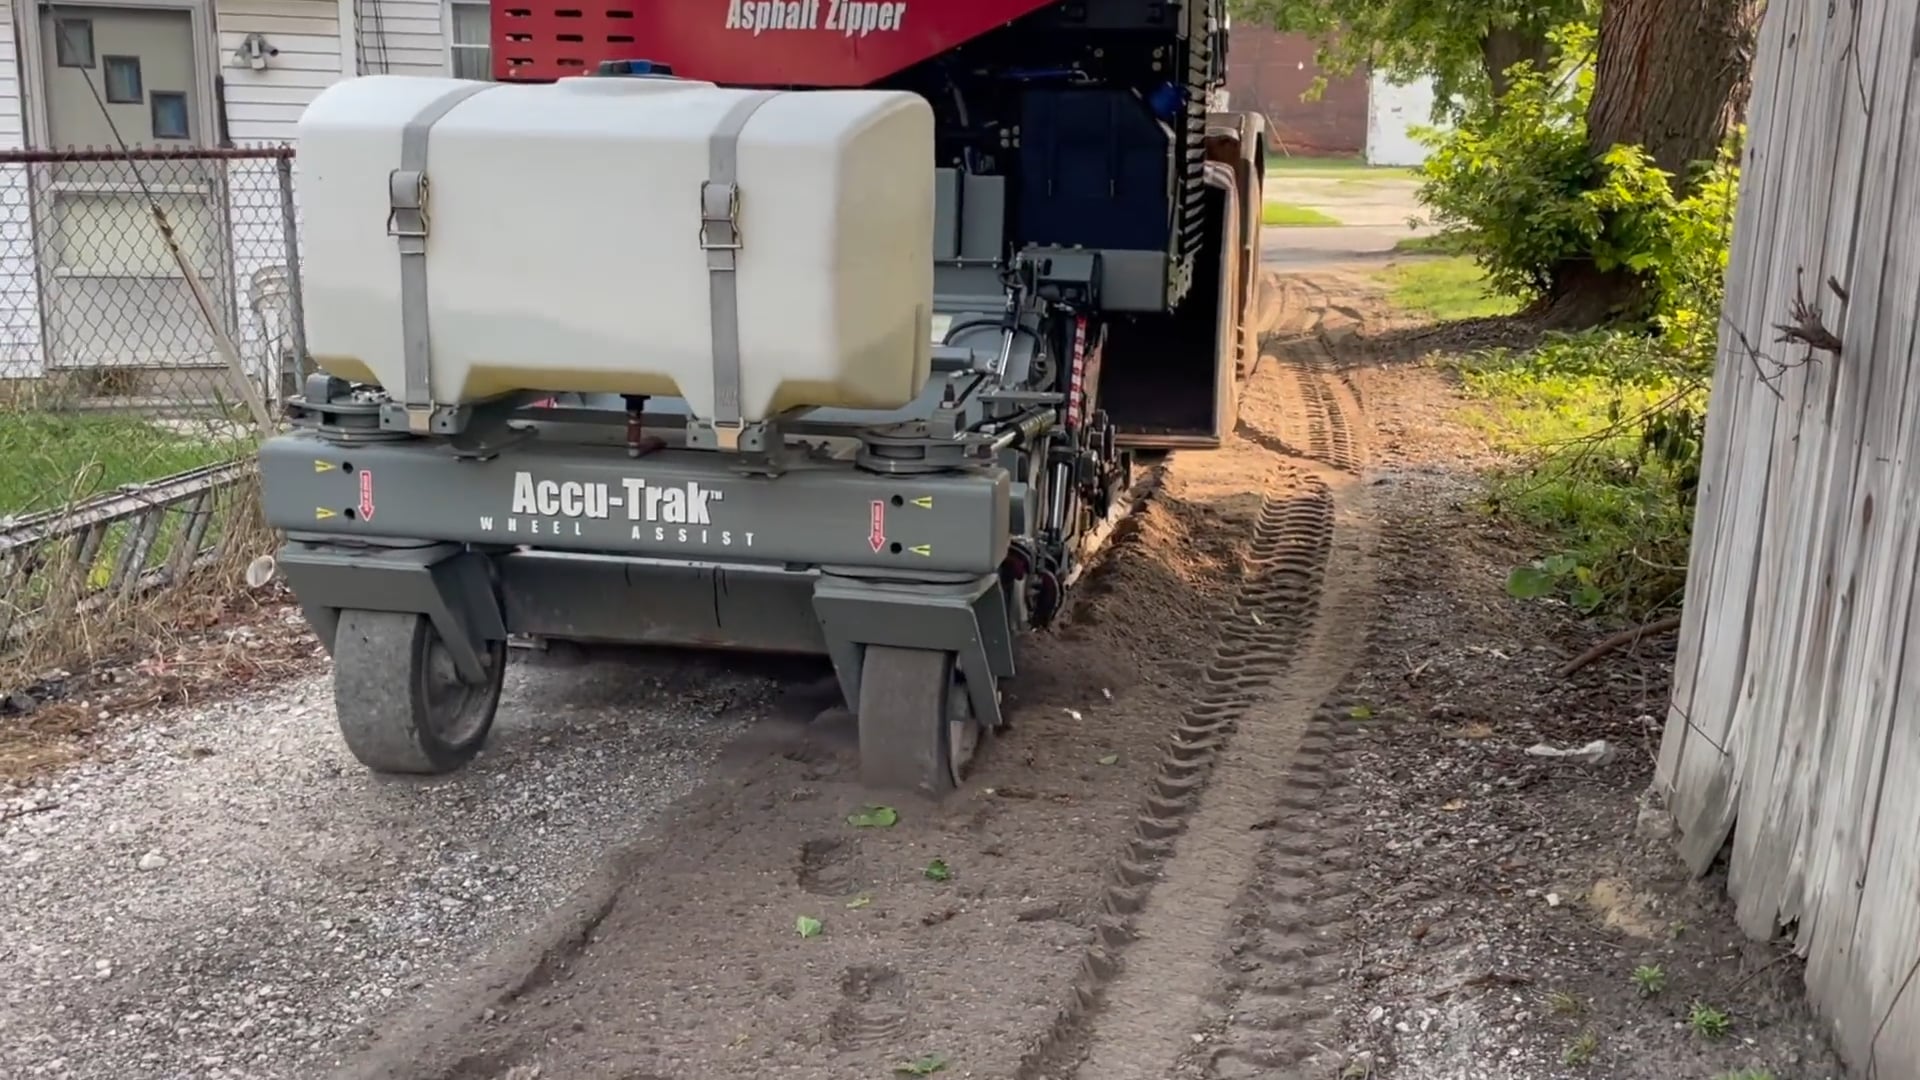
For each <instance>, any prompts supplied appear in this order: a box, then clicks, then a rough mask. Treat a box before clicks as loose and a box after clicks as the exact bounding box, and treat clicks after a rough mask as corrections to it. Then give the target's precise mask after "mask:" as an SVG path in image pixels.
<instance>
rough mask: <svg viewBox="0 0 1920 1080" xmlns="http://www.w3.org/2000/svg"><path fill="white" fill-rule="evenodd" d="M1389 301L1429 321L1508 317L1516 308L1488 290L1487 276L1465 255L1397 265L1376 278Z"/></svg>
mask: <svg viewBox="0 0 1920 1080" xmlns="http://www.w3.org/2000/svg"><path fill="white" fill-rule="evenodd" d="M1377 276H1378V277H1379V279H1380V281H1381V282H1382V283H1383V284H1385V285H1386V287H1387V299H1388V302H1390V303H1391V304H1393V306H1394V307H1397V308H1399V309H1400V310H1402V311H1405V312H1408V313H1409V314H1414V315H1424V316H1426V317H1428V318H1430V319H1437V320H1454V319H1478V318H1485V317H1488V316H1492V315H1511V314H1513V313H1514V312H1515V311H1517V310H1519V305H1518V304H1517V303H1515V302H1514V301H1513V300H1512V299H1511V298H1509V297H1505V296H1500V295H1498V294H1496V293H1494V292H1493V291H1492V290H1490V289H1489V288H1488V287H1487V279H1486V275H1485V274H1483V273H1481V271H1480V268H1479V267H1477V266H1475V265H1473V262H1472V261H1471V260H1469V259H1467V258H1466V257H1464V256H1459V255H1454V256H1449V257H1446V258H1440V259H1417V260H1408V261H1406V262H1396V263H1394V264H1392V265H1391V266H1388V267H1387V268H1386V269H1385V270H1382V271H1381V272H1380V273H1379V274H1378V275H1377Z"/></svg>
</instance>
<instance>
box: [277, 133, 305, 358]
mask: <svg viewBox="0 0 1920 1080" xmlns="http://www.w3.org/2000/svg"><path fill="white" fill-rule="evenodd" d="M274 171H276V172H278V173H279V174H280V232H281V238H282V240H283V242H284V243H285V245H286V249H287V317H288V318H289V319H291V320H293V373H294V376H295V377H296V379H297V380H298V382H297V384H296V385H299V386H301V387H303V388H304V387H305V385H306V381H307V307H306V302H305V300H303V299H302V297H301V289H300V227H299V218H298V216H297V215H296V213H295V211H294V207H293V159H292V158H291V157H282V158H277V159H275V160H274ZM302 392H304V390H302Z"/></svg>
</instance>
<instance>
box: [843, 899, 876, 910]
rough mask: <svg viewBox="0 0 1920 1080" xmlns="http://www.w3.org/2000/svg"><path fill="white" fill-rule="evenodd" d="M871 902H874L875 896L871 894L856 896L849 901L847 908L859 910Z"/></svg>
mask: <svg viewBox="0 0 1920 1080" xmlns="http://www.w3.org/2000/svg"><path fill="white" fill-rule="evenodd" d="M871 903H873V897H871V896H856V897H854V898H853V899H851V900H849V901H847V909H848V910H849V911H859V910H860V909H861V908H863V907H866V906H867V905H868V904H871Z"/></svg>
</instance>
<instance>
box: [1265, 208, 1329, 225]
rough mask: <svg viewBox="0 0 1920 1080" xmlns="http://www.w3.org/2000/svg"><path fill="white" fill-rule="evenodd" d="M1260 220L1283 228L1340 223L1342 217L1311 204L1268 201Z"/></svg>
mask: <svg viewBox="0 0 1920 1080" xmlns="http://www.w3.org/2000/svg"><path fill="white" fill-rule="evenodd" d="M1260 220H1261V222H1262V223H1264V224H1266V225H1270V226H1273V227H1275V228H1281V229H1294V228H1313V227H1325V226H1329V225H1338V224H1340V219H1339V218H1337V217H1334V216H1332V215H1331V214H1323V213H1321V212H1320V211H1318V210H1315V209H1314V208H1313V207H1311V206H1296V205H1295V204H1293V203H1285V202H1268V203H1267V206H1266V209H1265V210H1263V211H1262V212H1261V214H1260Z"/></svg>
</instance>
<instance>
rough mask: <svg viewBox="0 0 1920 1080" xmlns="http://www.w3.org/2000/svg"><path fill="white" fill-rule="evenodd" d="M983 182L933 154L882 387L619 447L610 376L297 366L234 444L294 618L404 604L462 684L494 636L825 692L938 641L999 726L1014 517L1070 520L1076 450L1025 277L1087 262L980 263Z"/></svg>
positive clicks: (990, 723)
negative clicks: (716, 667)
mask: <svg viewBox="0 0 1920 1080" xmlns="http://www.w3.org/2000/svg"><path fill="white" fill-rule="evenodd" d="M723 171H724V170H723ZM405 173H406V170H405V169H402V170H400V171H399V172H398V173H396V176H399V177H400V178H401V179H403V180H408V181H409V182H411V177H408V176H406V175H405ZM723 179H724V177H723ZM1003 183H1004V181H1001V180H998V179H990V178H981V177H970V178H967V180H966V181H965V183H964V184H963V183H962V182H961V178H960V177H959V176H958V174H956V173H953V172H951V171H950V170H942V171H941V173H940V176H939V188H940V192H941V197H940V200H939V207H940V214H939V240H938V242H937V243H938V246H939V248H940V251H939V254H940V256H941V258H940V262H939V265H938V268H937V275H936V287H935V293H936V296H935V308H936V312H937V314H938V317H939V320H940V324H941V325H942V326H943V327H944V328H945V329H944V330H943V331H942V332H941V340H939V341H937V342H936V347H935V350H934V375H933V378H932V379H931V380H930V381H929V383H928V385H927V387H926V388H925V390H924V391H923V393H922V394H921V395H920V397H919V398H918V399H917V400H916V401H914V402H913V403H911V404H910V405H908V406H906V407H905V408H902V409H898V410H892V411H888V412H864V411H847V410H833V409H802V410H796V411H794V412H792V413H790V414H787V415H783V416H780V417H776V418H774V419H772V420H768V421H762V422H758V423H749V424H744V425H739V426H738V428H737V429H733V428H732V425H726V424H721V425H716V424H715V423H714V422H713V421H714V418H707V417H695V416H691V415H689V414H688V412H687V410H686V407H685V403H684V402H682V401H680V400H678V399H653V400H650V401H648V402H647V403H646V405H645V412H644V429H643V430H644V435H645V437H646V440H647V442H648V443H649V444H650V445H648V446H647V447H646V448H645V449H644V450H642V449H640V448H639V447H638V445H637V444H636V443H635V441H634V440H635V438H636V434H635V429H634V427H633V426H632V425H633V422H634V421H633V416H632V414H631V413H630V412H629V411H628V410H629V407H630V405H631V403H629V402H626V401H625V400H624V399H622V398H619V397H617V396H598V397H574V398H572V399H570V400H568V401H566V402H565V403H563V405H562V406H561V407H537V408H536V407H530V399H531V398H532V396H533V395H514V396H511V397H508V398H504V399H500V400H495V401H487V402H479V403H474V404H469V405H462V406H444V405H438V406H432V407H431V411H430V412H424V411H417V410H409V409H408V407H407V406H408V405H410V404H413V405H417V404H419V403H418V402H417V401H396V400H394V396H390V395H388V394H387V393H386V392H385V391H382V390H378V389H376V388H366V387H355V386H350V385H348V384H345V383H342V382H340V381H339V380H337V379H333V378H331V377H329V376H325V375H315V376H313V377H311V378H310V379H309V380H308V385H307V392H306V394H305V396H304V397H303V398H301V399H298V400H297V401H296V402H295V403H294V407H293V410H292V411H293V414H294V417H295V420H296V430H295V431H294V432H293V433H291V434H287V435H283V436H280V437H278V438H275V439H273V440H270V441H269V442H267V443H266V444H265V445H264V446H263V447H262V449H261V452H260V470H261V476H262V488H263V492H264V506H265V513H266V517H267V520H268V522H269V523H271V524H272V525H273V526H275V527H276V528H280V529H284V530H285V531H286V534H287V543H286V545H285V546H284V548H283V549H282V550H281V552H280V554H279V557H278V565H279V568H280V570H281V572H282V573H283V574H284V576H285V577H286V579H287V581H288V583H289V585H291V587H292V588H293V590H294V592H295V594H296V595H297V596H298V597H299V598H300V602H301V604H302V607H303V610H304V612H305V614H306V616H307V618H308V621H309V622H310V623H311V625H312V626H313V628H314V630H315V631H316V633H317V634H318V636H319V637H320V638H321V640H322V641H323V642H325V643H326V644H327V647H328V648H329V649H332V648H333V647H334V639H335V636H336V632H337V630H338V626H339V621H340V613H341V612H342V611H344V610H369V611H390V612H403V613H414V614H421V615H425V616H426V617H427V618H428V619H429V620H430V621H431V622H432V625H433V627H434V630H435V631H436V632H437V633H438V635H439V637H440V639H441V640H442V641H443V642H444V643H445V645H446V647H447V649H448V652H449V654H450V655H451V657H452V658H453V661H454V663H455V665H456V666H457V667H458V668H459V670H460V671H461V673H462V675H463V676H465V677H466V678H468V679H469V680H473V681H478V680H479V679H481V678H482V677H483V676H484V675H485V669H484V660H483V658H484V656H485V652H486V649H487V646H488V643H491V642H498V641H501V640H503V639H507V638H520V637H526V638H533V639H543V638H545V639H562V640H575V641H584V642H612V643H638V644H656V645H689V646H706V647H722V648H735V649H752V650H758V651H773V652H790V653H808V654H815V655H820V656H824V657H826V658H828V659H829V660H830V661H831V662H832V664H833V667H834V669H835V672H836V674H837V676H838V679H839V681H840V684H841V687H842V690H843V693H844V695H845V697H846V700H847V702H848V703H849V704H850V705H851V704H853V703H856V702H858V701H859V698H860V683H861V679H862V668H863V664H864V658H865V650H866V647H867V646H869V645H888V646H894V647H898V648H915V649H929V650H939V651H944V652H948V653H951V654H953V656H954V658H955V667H956V669H957V671H958V673H959V676H960V681H961V683H963V684H964V687H965V691H966V693H967V695H968V699H969V701H970V704H971V705H972V715H973V716H974V717H975V718H976V719H977V720H978V721H980V722H981V724H982V726H983V727H985V728H987V729H989V730H991V729H994V728H998V727H1000V726H1002V724H1003V722H1004V717H1003V715H1002V713H1001V708H1000V694H999V686H1000V684H1001V682H1002V680H1004V679H1006V678H1009V677H1011V676H1012V675H1013V674H1014V667H1015V664H1014V644H1013V639H1014V636H1015V634H1016V632H1017V629H1018V628H1019V627H1021V626H1023V625H1026V624H1027V623H1028V622H1029V621H1030V620H1029V618H1028V616H1029V614H1030V609H1029V605H1028V602H1027V599H1026V596H1025V593H1024V586H1021V585H1020V584H1019V583H1018V582H1016V581H1015V580H1013V579H1012V578H1011V577H1009V576H1008V575H1007V574H1006V573H1005V570H1006V567H1007V560H1008V558H1009V555H1010V553H1015V552H1019V553H1022V554H1024V555H1025V556H1026V557H1027V558H1028V560H1029V569H1033V568H1036V565H1035V564H1038V563H1043V562H1045V561H1046V560H1045V559H1044V558H1043V557H1041V556H1040V555H1039V554H1038V551H1039V549H1041V548H1043V547H1046V546H1047V545H1046V544H1044V543H1042V542H1041V541H1040V539H1039V537H1040V535H1041V534H1042V533H1043V532H1048V531H1049V530H1051V532H1050V533H1049V535H1051V536H1054V537H1055V538H1056V540H1057V539H1058V538H1067V539H1071V538H1072V536H1073V535H1074V534H1075V533H1076V532H1077V531H1078V530H1077V529H1076V528H1074V527H1073V526H1072V525H1071V524H1069V522H1070V521H1077V520H1080V516H1081V515H1083V514H1084V510H1083V508H1082V507H1081V506H1080V505H1079V504H1078V503H1077V502H1076V501H1075V500H1076V499H1077V498H1078V496H1077V495H1075V494H1074V493H1073V492H1075V491H1077V490H1080V489H1081V488H1082V487H1083V484H1082V482H1081V478H1080V477H1079V476H1078V475H1077V474H1076V471H1075V470H1076V469H1079V468H1082V467H1083V465H1082V464H1081V463H1079V462H1078V461H1076V460H1075V459H1073V458H1072V457H1071V455H1069V456H1068V458H1066V459H1064V460H1063V459H1061V458H1060V456H1059V455H1058V454H1057V453H1056V452H1055V450H1056V441H1057V440H1058V439H1059V438H1060V437H1061V435H1062V433H1061V432H1060V431H1059V429H1058V427H1057V425H1059V424H1060V423H1061V419H1062V416H1063V413H1064V410H1063V406H1065V405H1066V404H1067V402H1066V399H1065V396H1064V395H1062V394H1060V393H1059V392H1057V391H1055V390H1052V389H1041V388H1043V387H1052V386H1053V385H1054V384H1055V383H1056V382H1057V381H1058V378H1057V376H1058V368H1057V367H1056V366H1055V365H1058V364H1060V363H1064V362H1069V360H1070V357H1062V356H1056V355H1054V352H1055V350H1056V348H1057V345H1056V342H1055V341H1054V338H1053V331H1054V330H1055V329H1057V317H1056V316H1055V315H1054V313H1053V312H1054V309H1053V308H1052V306H1051V302H1050V301H1049V300H1048V299H1046V298H1045V297H1046V296H1047V295H1053V296H1056V297H1057V296H1060V295H1067V296H1073V295H1087V294H1089V293H1090V292H1091V291H1092V290H1093V289H1094V288H1095V281H1094V275H1096V274H1097V273H1098V260H1097V259H1095V258H1091V257H1085V256H1082V255H1078V254H1076V253H1061V252H1048V253H1044V258H1036V259H1033V260H1026V261H1023V262H1022V263H1020V264H1018V265H1016V266H1014V267H1008V266H1006V265H1005V264H1004V260H1003V258H1002V257H1001V255H1000V252H1001V251H1002V242H1003V232H1002V224H1001V223H1002V222H1003V221H1004V217H1005V214H1004V207H1005V201H1004V188H1003V186H1002V185H1003ZM963 188H964V191H965V194H964V197H962V189H963ZM408 190H409V191H412V190H414V189H413V188H411V187H409V188H408ZM721 194H722V195H723V196H724V192H722V193H721ZM401 209H404V208H401ZM719 209H724V207H720V208H719ZM715 211H716V206H708V207H707V213H708V217H709V218H712V216H713V214H714V213H715ZM402 216H403V217H404V215H402ZM406 224H407V223H406V221H404V220H403V221H401V222H400V223H399V225H400V227H399V228H396V229H395V230H394V231H395V232H396V236H397V239H399V240H401V241H402V242H405V241H406V240H408V239H409V238H410V237H412V234H413V232H414V231H415V230H410V229H408V228H406V227H405V226H406ZM709 224H710V225H712V224H715V223H714V222H712V221H709ZM714 239H715V240H716V241H719V242H722V243H723V244H724V242H726V241H728V240H729V238H728V237H726V236H720V235H717V234H716V235H715V237H714ZM723 250H724V248H723ZM408 254H409V255H410V254H411V251H409V252H408ZM400 257H402V258H405V257H407V256H406V255H402V256H400ZM714 271H715V274H716V276H719V275H721V274H723V273H724V272H725V271H724V269H723V268H721V267H719V266H716V267H715V268H714ZM421 344H422V345H423V346H424V345H425V343H424V342H421ZM716 356H717V357H718V358H719V359H720V360H721V361H722V362H725V360H726V357H725V356H724V355H722V353H721V352H717V353H716ZM410 382H411V380H410ZM414 389H417V388H414ZM721 427H725V428H728V429H729V430H724V431H722V430H717V428H721ZM422 432H425V434H422ZM1110 449H1111V448H1109V450H1110ZM1054 546H1058V544H1057V543H1056V544H1055V545H1054ZM1072 558H1073V556H1072V555H1069V556H1067V558H1066V560H1065V561H1067V562H1070V561H1071V559H1072ZM1038 568H1039V569H1043V570H1045V571H1046V572H1047V573H1057V574H1058V576H1059V577H1065V576H1066V575H1067V574H1068V573H1070V572H1071V571H1072V569H1073V567H1072V566H1070V565H1058V566H1052V565H1050V566H1045V567H1038Z"/></svg>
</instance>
